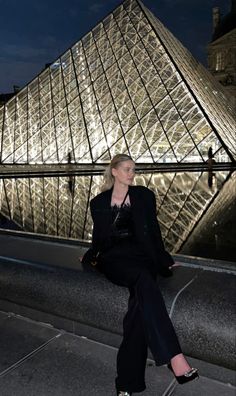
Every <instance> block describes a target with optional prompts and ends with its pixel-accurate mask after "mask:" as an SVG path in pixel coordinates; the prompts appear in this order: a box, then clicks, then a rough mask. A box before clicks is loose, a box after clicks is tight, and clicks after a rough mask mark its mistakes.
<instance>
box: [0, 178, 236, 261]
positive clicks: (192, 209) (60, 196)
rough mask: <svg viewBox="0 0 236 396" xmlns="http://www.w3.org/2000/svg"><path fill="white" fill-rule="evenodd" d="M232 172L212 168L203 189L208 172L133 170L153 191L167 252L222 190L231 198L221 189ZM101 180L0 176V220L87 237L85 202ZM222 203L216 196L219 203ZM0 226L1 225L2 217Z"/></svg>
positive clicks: (202, 216) (183, 238) (176, 247)
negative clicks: (139, 171) (141, 171)
mask: <svg viewBox="0 0 236 396" xmlns="http://www.w3.org/2000/svg"><path fill="white" fill-rule="evenodd" d="M233 175H234V176H233ZM233 175H230V173H229V171H217V172H216V173H215V174H214V176H213V177H212V181H211V185H210V187H209V172H204V173H203V172H200V171H199V172H188V173H183V172H177V173H173V172H166V173H162V174H161V173H154V172H152V173H151V172H150V173H148V172H146V173H137V174H136V177H135V183H134V184H137V185H143V186H147V187H148V188H150V189H152V190H153V191H154V192H155V194H156V201H157V217H158V220H159V223H160V226H161V230H162V235H163V238H164V242H165V245H166V248H167V249H168V250H169V251H170V252H172V253H176V252H178V251H179V250H180V248H181V246H182V245H183V243H184V242H186V241H188V238H189V236H190V235H191V233H192V231H193V230H194V229H195V228H196V227H197V225H198V224H199V223H200V222H202V221H204V219H205V218H207V216H208V213H209V211H210V208H211V206H212V205H213V204H214V206H215V205H216V202H217V199H218V197H222V191H227V192H228V194H229V191H231V193H230V195H231V196H233V195H234V196H235V191H234V189H233V188H232V187H231V190H230V189H229V188H228V187H227V186H229V185H232V180H233V179H235V173H234V174H233ZM101 183H102V176H101V175H86V176H78V175H74V174H70V175H69V176H63V177H29V178H18V179H17V178H12V179H10V178H5V179H4V178H3V179H0V214H1V218H2V219H9V220H10V221H11V225H15V226H16V227H17V228H18V229H19V228H20V229H22V230H23V231H26V232H34V233H39V234H47V235H54V236H60V237H65V238H73V239H83V240H90V239H91V230H92V219H91V216H90V211H89V201H90V200H91V199H92V198H93V197H94V196H95V195H97V194H98V193H99V192H100V186H101ZM230 183H231V184H230ZM220 193H221V194H220ZM234 198H235V197H234ZM223 203H224V200H222V198H221V207H222V205H223ZM208 220H209V219H208ZM0 225H1V227H3V228H4V222H3V220H2V221H1V220H0Z"/></svg>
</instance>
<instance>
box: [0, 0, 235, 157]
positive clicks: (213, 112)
mask: <svg viewBox="0 0 236 396" xmlns="http://www.w3.org/2000/svg"><path fill="white" fill-rule="evenodd" d="M235 131H236V127H235V119H234V116H233V107H232V104H231V102H230V99H229V98H226V96H225V94H223V92H222V89H221V86H220V85H219V84H218V83H217V82H216V81H214V80H213V77H211V76H210V74H209V73H208V72H207V71H206V70H205V69H204V68H203V67H202V66H201V65H200V64H199V63H198V62H196V61H195V60H194V59H193V57H192V56H191V54H190V53H189V52H188V51H187V50H186V49H185V48H184V47H183V46H182V45H181V43H180V42H179V41H178V40H177V39H176V38H175V37H173V35H172V34H171V33H170V32H169V31H168V30H167V29H166V28H165V27H164V26H163V25H162V24H161V23H160V21H159V20H158V19H157V18H156V17H155V16H154V15H153V14H152V13H151V12H150V11H149V10H147V9H146V8H145V7H144V6H143V4H142V3H141V2H140V1H139V0H126V1H124V3H123V4H122V5H121V6H119V7H118V8H117V9H116V10H115V11H114V12H113V13H111V14H110V15H109V16H107V17H106V18H105V19H104V20H103V21H102V22H101V23H99V24H98V25H97V26H96V27H95V28H94V29H93V30H92V31H91V32H89V33H88V34H87V35H86V36H85V37H83V38H82V40H80V41H78V42H77V43H76V44H75V45H74V46H73V47H72V48H70V49H69V50H68V51H66V52H65V53H64V54H63V55H62V56H61V57H60V58H58V59H57V60H56V61H55V62H54V63H53V64H51V65H50V67H48V68H47V69H45V70H44V71H43V72H42V73H40V74H39V75H38V76H37V77H36V78H35V79H34V80H33V81H32V82H30V83H29V84H28V85H27V86H26V87H25V88H23V89H22V90H21V91H20V92H19V93H18V94H17V95H16V96H14V97H13V98H12V99H11V100H10V101H9V102H8V103H7V104H6V105H5V106H3V107H2V108H0V153H1V161H2V163H6V164H8V163H16V164H18V163H19V164H21V163H24V164H30V163H37V164H41V163H42V164H46V163H63V162H67V159H68V154H69V153H70V156H71V158H72V160H73V161H75V162H78V163H96V162H97V163H98V162H107V161H109V160H110V158H111V157H112V156H113V155H114V154H117V153H121V152H123V153H129V154H130V155H131V156H132V157H133V158H134V160H135V161H136V162H146V163H155V162H203V161H206V159H207V152H208V148H209V146H212V148H213V152H214V155H215V158H216V160H217V161H221V162H228V161H231V160H233V159H234V158H235V156H236V152H235V147H236V142H235Z"/></svg>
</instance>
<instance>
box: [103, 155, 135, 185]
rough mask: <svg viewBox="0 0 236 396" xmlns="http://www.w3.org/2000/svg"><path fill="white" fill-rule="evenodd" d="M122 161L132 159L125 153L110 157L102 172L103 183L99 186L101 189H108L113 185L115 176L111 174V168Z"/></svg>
mask: <svg viewBox="0 0 236 396" xmlns="http://www.w3.org/2000/svg"><path fill="white" fill-rule="evenodd" d="M124 161H133V159H132V158H131V157H130V156H129V155H127V154H117V155H115V157H113V158H112V160H111V162H110V164H109V165H108V166H107V167H106V169H105V172H104V174H103V185H102V187H101V191H106V190H110V188H112V187H113V185H114V182H115V178H114V176H113V175H112V169H113V168H117V167H118V166H119V165H120V163H121V162H124Z"/></svg>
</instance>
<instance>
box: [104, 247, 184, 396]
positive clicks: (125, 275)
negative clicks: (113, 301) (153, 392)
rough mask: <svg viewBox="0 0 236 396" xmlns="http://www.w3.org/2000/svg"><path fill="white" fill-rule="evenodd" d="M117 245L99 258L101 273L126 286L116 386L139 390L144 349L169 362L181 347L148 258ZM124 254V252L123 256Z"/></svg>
mask: <svg viewBox="0 0 236 396" xmlns="http://www.w3.org/2000/svg"><path fill="white" fill-rule="evenodd" d="M120 248H121V247H120V246H119V247H117V248H114V249H112V250H111V251H109V252H108V253H107V254H106V255H105V256H104V257H103V260H102V267H101V269H102V272H103V273H104V274H105V275H106V277H107V278H108V279H109V280H110V281H112V282H113V283H115V284H118V285H120V286H125V287H127V288H128V289H129V292H130V297H129V303H128V311H127V313H126V315H125V318H124V322H123V341H122V343H121V345H120V348H119V351H118V355H117V378H116V388H117V389H119V390H123V391H128V392H142V391H143V390H144V389H145V388H146V386H145V368H146V360H147V348H148V347H149V348H150V350H151V352H152V355H153V358H154V360H155V363H156V365H163V364H166V363H168V362H170V359H171V358H172V357H174V356H175V355H177V354H179V353H181V352H182V351H181V348H180V345H179V342H178V339H177V336H176V333H175V330H174V328H173V325H172V323H171V320H170V318H169V315H168V312H167V310H166V307H165V303H164V300H163V297H162V294H161V292H160V290H159V287H158V284H157V282H156V280H155V277H154V275H153V274H152V271H151V269H150V268H151V267H150V261H149V260H148V259H147V258H145V256H144V255H143V254H138V253H139V252H138V249H137V250H136V253H135V254H134V250H133V247H132V246H130V245H129V246H128V245H127V246H126V248H125V249H123V248H124V246H123V247H122V249H120ZM124 253H126V254H125V255H124Z"/></svg>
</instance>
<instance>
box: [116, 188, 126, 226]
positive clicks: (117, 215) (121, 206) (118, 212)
mask: <svg viewBox="0 0 236 396" xmlns="http://www.w3.org/2000/svg"><path fill="white" fill-rule="evenodd" d="M128 194H129V190H128V191H127V193H126V194H125V197H124V199H123V201H122V204H121V205H120V207H119V209H118V211H117V214H116V217H115V219H114V221H113V223H112V225H114V224H115V223H116V221H117V219H118V217H119V214H120V211H121V209H122V208H123V206H124V203H125V200H126V198H127V196H128Z"/></svg>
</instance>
